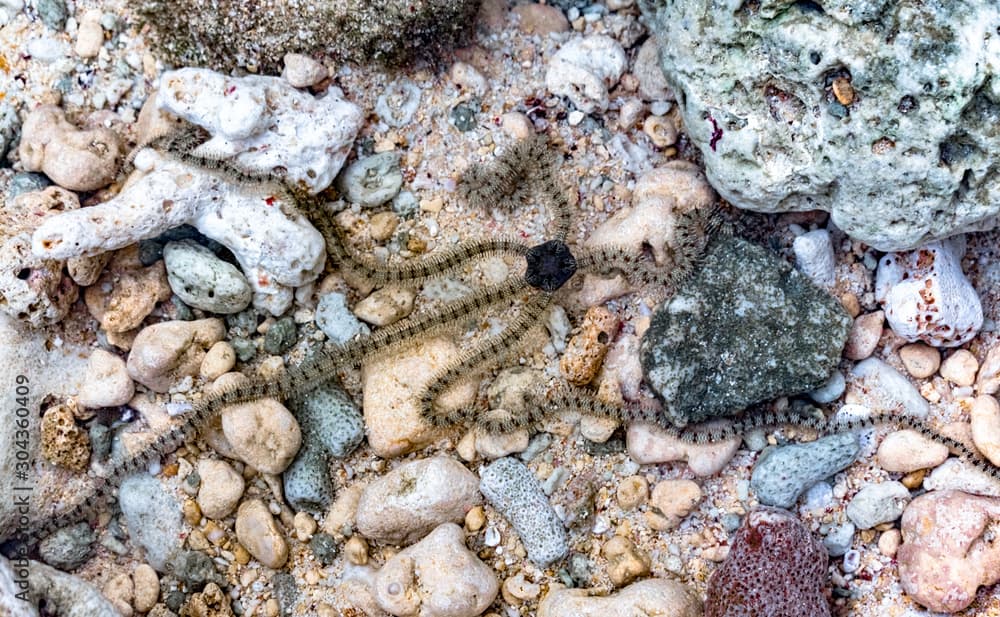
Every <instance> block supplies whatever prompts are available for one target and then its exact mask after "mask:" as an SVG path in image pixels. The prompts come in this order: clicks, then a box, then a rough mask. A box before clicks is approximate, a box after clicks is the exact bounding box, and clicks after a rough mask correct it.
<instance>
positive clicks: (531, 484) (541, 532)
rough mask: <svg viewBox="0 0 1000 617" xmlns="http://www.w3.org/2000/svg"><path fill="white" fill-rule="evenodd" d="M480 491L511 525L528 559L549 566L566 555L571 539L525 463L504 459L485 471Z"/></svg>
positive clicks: (482, 475) (481, 476) (482, 474)
mask: <svg viewBox="0 0 1000 617" xmlns="http://www.w3.org/2000/svg"><path fill="white" fill-rule="evenodd" d="M480 478H481V480H480V483H479V490H480V492H482V494H483V495H484V496H485V497H486V499H488V500H489V502H490V503H491V504H493V507H495V508H496V509H497V510H499V511H500V513H501V514H503V515H504V516H505V517H506V518H507V520H509V521H510V522H511V524H512V525H513V526H514V529H515V530H517V533H518V535H519V536H520V537H521V542H522V543H523V544H524V547H525V548H526V549H527V551H528V559H530V560H531V561H532V562H533V563H534V564H535V565H537V566H539V567H546V566H548V565H550V564H552V563H553V562H555V561H558V560H559V559H562V558H563V557H565V556H566V553H567V552H568V551H569V538H568V537H567V535H566V529H565V528H564V527H563V524H562V522H561V521H560V520H559V517H558V516H556V513H555V511H554V510H553V509H552V505H551V504H550V503H549V499H548V497H546V496H545V492H544V491H543V490H542V485H541V484H540V483H539V482H538V480H537V479H536V478H535V475H534V474H533V473H531V470H530V469H528V468H527V467H526V466H525V465H524V463H522V462H520V461H518V460H516V459H513V458H501V459H497V460H496V461H494V462H493V463H492V464H491V465H489V466H488V467H486V468H485V469H483V471H482V473H481V474H480Z"/></svg>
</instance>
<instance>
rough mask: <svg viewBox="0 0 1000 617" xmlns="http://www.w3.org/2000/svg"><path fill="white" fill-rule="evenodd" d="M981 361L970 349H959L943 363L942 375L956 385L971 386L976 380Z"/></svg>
mask: <svg viewBox="0 0 1000 617" xmlns="http://www.w3.org/2000/svg"><path fill="white" fill-rule="evenodd" d="M978 371H979V361H978V360H976V356H974V355H972V352H971V351H969V350H968V349H959V350H957V351H956V352H955V353H953V354H951V355H950V356H948V358H947V359H946V360H945V361H944V362H942V363H941V376H942V377H944V378H945V379H947V380H948V381H950V382H951V383H953V384H955V385H956V386H971V385H972V384H974V383H975V382H976V373H977V372H978Z"/></svg>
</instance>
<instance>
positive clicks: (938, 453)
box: [878, 429, 948, 473]
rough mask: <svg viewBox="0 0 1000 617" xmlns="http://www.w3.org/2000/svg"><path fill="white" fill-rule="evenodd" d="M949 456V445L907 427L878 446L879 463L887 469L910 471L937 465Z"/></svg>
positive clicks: (892, 434) (887, 437)
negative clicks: (932, 439)
mask: <svg viewBox="0 0 1000 617" xmlns="http://www.w3.org/2000/svg"><path fill="white" fill-rule="evenodd" d="M946 458H948V447H947V446H945V445H944V444H940V443H938V442H936V441H931V440H930V439H928V438H926V437H924V436H923V435H921V434H920V433H918V432H917V431H913V430H910V429H905V430H902V431H896V432H894V433H890V434H889V435H888V436H886V438H885V439H883V440H882V443H881V445H879V447H878V464H879V465H880V466H881V467H882V469H885V470H886V471H895V472H902V473H909V472H911V471H916V470H918V469H926V468H928V467H937V466H938V465H940V464H941V463H943V462H944V460H945V459H946Z"/></svg>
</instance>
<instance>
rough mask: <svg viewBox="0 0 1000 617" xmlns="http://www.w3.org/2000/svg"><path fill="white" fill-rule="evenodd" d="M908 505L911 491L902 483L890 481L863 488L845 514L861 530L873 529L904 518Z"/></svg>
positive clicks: (852, 500)
mask: <svg viewBox="0 0 1000 617" xmlns="http://www.w3.org/2000/svg"><path fill="white" fill-rule="evenodd" d="M908 503H910V490H909V489H908V488H906V486H905V485H903V483H902V482H896V481H895V480H890V481H887V482H880V483H878V484H869V485H867V486H865V487H864V488H862V489H861V490H860V491H858V493H857V494H856V495H855V496H854V497H853V498H852V499H851V502H850V503H849V504H847V508H846V510H845V513H846V514H847V518H849V519H851V521H852V522H853V523H854V524H855V525H857V526H858V528H859V529H871V528H872V527H875V526H876V525H880V524H882V523H889V522H892V521H894V520H896V519H897V518H899V517H900V516H902V515H903V510H904V509H905V508H906V504H908Z"/></svg>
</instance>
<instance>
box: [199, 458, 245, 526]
mask: <svg viewBox="0 0 1000 617" xmlns="http://www.w3.org/2000/svg"><path fill="white" fill-rule="evenodd" d="M198 475H199V476H201V485H200V486H199V487H198V507H199V508H201V512H202V514H204V515H205V516H207V517H208V518H213V519H216V520H218V519H221V518H225V517H227V516H229V514H230V513H231V512H232V511H233V510H234V509H235V508H236V504H237V503H239V501H240V497H242V496H243V488H244V484H243V476H241V475H240V474H238V473H236V470H235V469H233V468H232V467H231V466H230V465H229V463H227V462H225V461H219V460H202V461H199V462H198Z"/></svg>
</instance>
